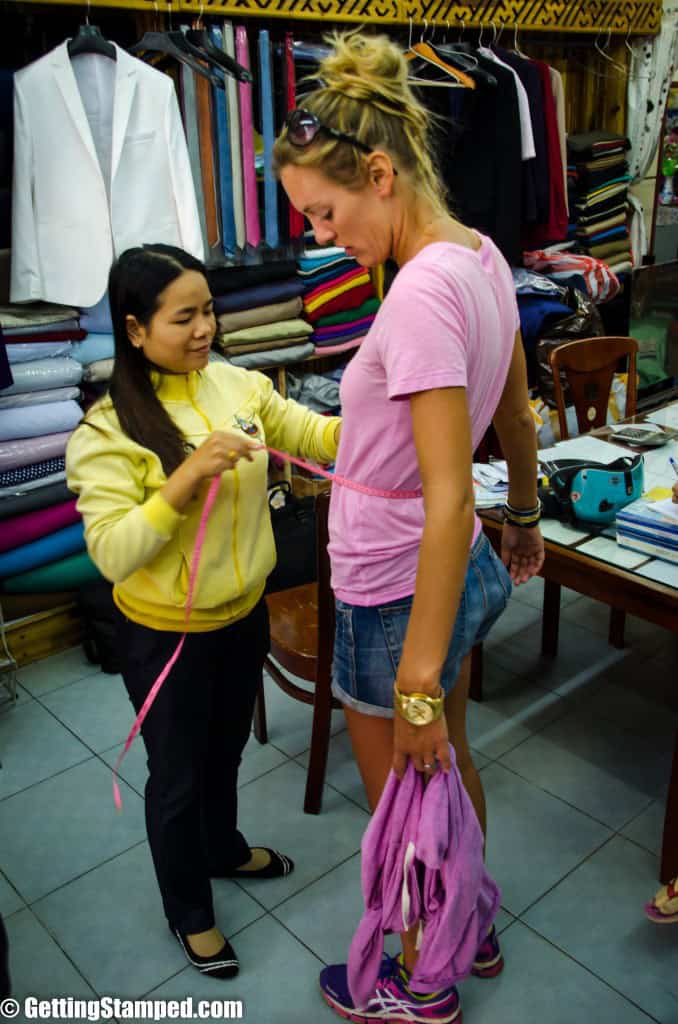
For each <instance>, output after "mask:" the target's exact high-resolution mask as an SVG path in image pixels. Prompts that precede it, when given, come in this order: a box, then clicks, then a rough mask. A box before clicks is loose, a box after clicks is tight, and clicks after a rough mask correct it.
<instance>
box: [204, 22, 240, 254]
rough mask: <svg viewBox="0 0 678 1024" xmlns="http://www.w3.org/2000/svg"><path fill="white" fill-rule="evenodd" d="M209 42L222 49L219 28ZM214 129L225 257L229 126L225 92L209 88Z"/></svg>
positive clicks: (230, 233)
mask: <svg viewBox="0 0 678 1024" xmlns="http://www.w3.org/2000/svg"><path fill="white" fill-rule="evenodd" d="M209 31H210V34H211V36H212V41H213V43H214V45H215V46H216V47H217V49H218V50H223V49H224V37H223V33H222V31H221V29H220V28H215V27H212V28H211V29H210V30H209ZM212 99H213V101H214V111H215V115H216V116H215V119H214V120H215V127H216V132H217V156H218V162H219V204H220V208H221V240H222V247H223V250H224V255H225V256H232V255H233V253H234V252H235V251H236V248H237V243H236V235H235V207H234V205H233V163H232V157H231V135H230V128H229V124H228V105H227V102H226V92H225V90H224V89H217V88H216V87H213V89H212Z"/></svg>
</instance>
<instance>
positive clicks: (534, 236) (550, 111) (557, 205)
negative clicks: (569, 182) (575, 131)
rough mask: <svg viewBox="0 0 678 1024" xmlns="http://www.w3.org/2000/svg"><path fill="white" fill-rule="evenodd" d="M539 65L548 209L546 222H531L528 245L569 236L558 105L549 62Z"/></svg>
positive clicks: (540, 62)
mask: <svg viewBox="0 0 678 1024" xmlns="http://www.w3.org/2000/svg"><path fill="white" fill-rule="evenodd" d="M532 63H533V65H534V66H535V67H536V69H537V71H538V73H539V77H540V81H541V88H542V101H543V105H544V127H545V132H546V156H547V160H548V168H549V213H548V218H547V220H546V221H545V222H544V223H543V224H535V225H530V226H528V227H527V228H526V230H525V232H524V233H523V242H524V244H525V245H526V246H527V247H528V248H537V247H538V246H539V245H543V244H545V243H548V242H562V241H563V239H565V238H566V237H567V204H566V202H565V193H566V191H567V188H566V185H565V177H564V174H563V163H562V158H561V155H560V135H559V132H558V120H557V117H556V105H555V101H554V99H553V90H552V88H551V75H550V73H549V68H548V65H547V64H545V63H544V62H543V61H541V60H535V61H532Z"/></svg>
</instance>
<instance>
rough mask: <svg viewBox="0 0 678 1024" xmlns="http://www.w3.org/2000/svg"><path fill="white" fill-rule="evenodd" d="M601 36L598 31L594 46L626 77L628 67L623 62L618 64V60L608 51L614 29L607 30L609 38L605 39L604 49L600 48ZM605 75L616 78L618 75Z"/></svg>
mask: <svg viewBox="0 0 678 1024" xmlns="http://www.w3.org/2000/svg"><path fill="white" fill-rule="evenodd" d="M599 38H600V32H598V33H596V41H595V43H594V44H593V46H594V48H595V49H596V50H597V51H598V53H599V54H600V56H601V57H604V58H605V60H607V61H609V62H610V64H611V65H612V67H613V68H615V70H616V71H618V72H619V73H620V74H621V75H623V77H624V78H626V77H627V71H626V68H625V67H624V66H623V65H622V64H618V63H617V61H616V60H614V59H613V58H612V57H610V55H609V53H607V52H606V51H607V48H608V46H609V45H610V39H611V38H612V29H611V28H609V29H608V30H607V39H606V40H605V46H604V48H603V49H601V48H600V44H599V43H598V40H599ZM603 77H609V78H616V77H617V76H616V75H609V76H603Z"/></svg>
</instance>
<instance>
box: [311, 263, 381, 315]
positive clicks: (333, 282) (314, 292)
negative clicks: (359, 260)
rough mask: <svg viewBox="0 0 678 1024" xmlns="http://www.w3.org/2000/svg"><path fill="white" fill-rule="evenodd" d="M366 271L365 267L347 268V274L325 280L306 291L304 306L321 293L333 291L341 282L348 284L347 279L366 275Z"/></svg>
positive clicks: (350, 279) (352, 279)
mask: <svg viewBox="0 0 678 1024" xmlns="http://www.w3.org/2000/svg"><path fill="white" fill-rule="evenodd" d="M365 273H366V271H365V268H364V267H356V268H355V270H347V271H346V273H345V274H340V275H339V276H338V277H333V278H331V279H330V280H329V281H323V282H322V283H321V284H318V285H316V287H315V288H312V289H311V291H310V292H306V294H305V295H304V306H307V305H308V304H309V302H313V300H314V299H317V298H319V297H320V296H321V295H325V294H326V293H327V292H331V291H333V290H334V289H335V288H337V287H338V286H339V285H340V284H346V282H347V281H354V280H355V279H356V278H358V277H364V276H365Z"/></svg>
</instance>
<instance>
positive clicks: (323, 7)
mask: <svg viewBox="0 0 678 1024" xmlns="http://www.w3.org/2000/svg"><path fill="white" fill-rule="evenodd" d="M25 2H29V3H42V4H44V5H51V4H61V5H63V4H70V5H76V6H81V7H82V6H84V4H83V0H25ZM90 2H91V6H92V7H107V8H118V9H127V10H138V11H147V12H149V13H150V14H154V13H165V12H169V13H173V14H177V15H181V14H184V15H186V14H190V15H192V16H196V15H199V14H204V15H211V16H214V17H229V18H237V17H258V18H286V19H287V20H292V21H297V20H299V21H320V22H325V23H332V22H336V23H342V22H343V23H346V22H348V23H353V24H367V23H369V24H371V25H407V24H415V25H428V26H434V25H435V26H444V27H446V28H448V29H455V28H461V27H462V26H463V27H464V28H466V29H478V28H481V27H483V28H491V27H492V26H496V27H497V28H501V27H503V28H506V29H514V28H517V29H519V30H520V31H521V32H549V33H554V32H555V33H568V34H576V33H582V34H588V35H593V34H596V33H601V32H612V33H615V34H619V35H622V34H623V35H625V36H627V37H628V36H629V35H655V34H656V33H658V32H659V29H660V27H661V19H662V0H475V2H471V3H466V4H463V3H456V2H454V0H90Z"/></svg>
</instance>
